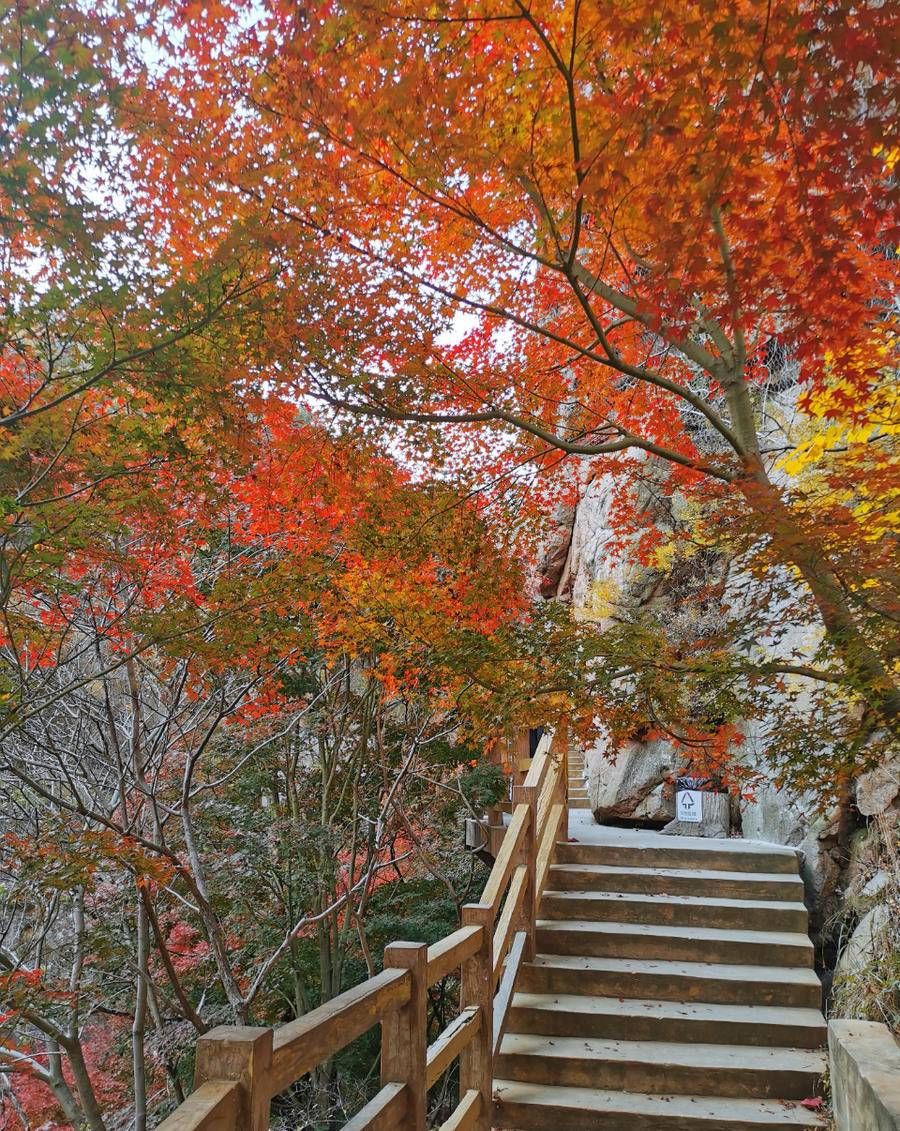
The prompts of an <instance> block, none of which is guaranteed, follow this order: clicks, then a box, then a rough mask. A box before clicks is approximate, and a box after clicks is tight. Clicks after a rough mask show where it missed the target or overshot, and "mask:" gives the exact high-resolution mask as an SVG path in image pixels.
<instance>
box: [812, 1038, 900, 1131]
mask: <svg viewBox="0 0 900 1131" xmlns="http://www.w3.org/2000/svg"><path fill="white" fill-rule="evenodd" d="M828 1055H829V1060H830V1063H831V1092H832V1097H833V1102H834V1119H835V1125H836V1127H837V1131H900V1045H898V1043H897V1041H896V1040H895V1038H894V1037H893V1036H892V1035H891V1033H890V1030H889V1029H888V1027H887V1026H886V1025H881V1024H880V1023H879V1022H877V1021H843V1020H834V1021H831V1022H830V1023H829V1025H828Z"/></svg>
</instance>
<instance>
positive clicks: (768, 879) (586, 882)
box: [547, 864, 803, 903]
mask: <svg viewBox="0 0 900 1131" xmlns="http://www.w3.org/2000/svg"><path fill="white" fill-rule="evenodd" d="M547 886H548V887H550V888H552V889H553V890H555V891H606V892H613V891H635V892H644V893H645V894H647V895H708V896H713V897H716V898H720V899H774V900H781V901H785V902H792V903H801V902H802V901H803V881H802V880H801V879H800V877H799V876H798V875H796V874H794V875H789V874H788V873H784V872H760V873H755V872H724V871H706V870H699V869H688V868H627V867H616V866H615V865H608V864H553V865H551V867H550V874H549V876H548V879H547Z"/></svg>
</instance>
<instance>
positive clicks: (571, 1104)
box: [493, 1080, 825, 1131]
mask: <svg viewBox="0 0 900 1131" xmlns="http://www.w3.org/2000/svg"><path fill="white" fill-rule="evenodd" d="M493 1125H494V1127H498V1128H510V1129H512V1128H515V1129H516V1131H547V1129H548V1128H553V1129H554V1131H599V1129H600V1128H603V1131H782V1129H784V1128H791V1127H793V1128H806V1129H810V1128H821V1127H824V1126H825V1124H824V1121H823V1120H822V1119H821V1117H819V1116H818V1115H816V1114H815V1113H813V1112H811V1111H807V1110H806V1109H805V1108H803V1107H801V1106H800V1105H799V1104H798V1103H794V1102H790V1101H779V1100H747V1099H736V1098H724V1097H717V1096H714V1097H711V1096H673V1095H649V1094H646V1093H637V1094H635V1093H628V1092H617V1091H606V1090H601V1089H595V1088H559V1087H547V1086H545V1085H536V1084H526V1083H521V1082H519V1081H515V1080H495V1081H494V1118H493Z"/></svg>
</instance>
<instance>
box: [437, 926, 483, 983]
mask: <svg viewBox="0 0 900 1131" xmlns="http://www.w3.org/2000/svg"><path fill="white" fill-rule="evenodd" d="M480 946H481V928H480V927H460V928H459V930H458V931H454V932H453V934H452V935H445V936H444V937H443V938H442V939H438V941H437V942H436V943H435V944H434V945H433V946H430V947H429V948H428V985H429V986H433V985H434V983H435V982H439V981H440V980H441V978H445V977H446V976H447V975H448V974H452V973H453V971H454V970H458V969H459V967H460V966H461V965H462V964H463V962H465V960H466V959H467V958H470V957H471V956H472V955H473V954H474V953H475V952H476V951H477V950H478V948H479V947H480Z"/></svg>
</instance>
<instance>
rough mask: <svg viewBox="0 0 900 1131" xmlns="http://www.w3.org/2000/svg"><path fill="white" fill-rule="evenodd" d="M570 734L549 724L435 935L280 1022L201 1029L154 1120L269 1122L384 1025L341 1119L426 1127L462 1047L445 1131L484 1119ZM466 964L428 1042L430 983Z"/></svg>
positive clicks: (563, 793) (221, 1130) (552, 836)
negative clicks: (486, 862)
mask: <svg viewBox="0 0 900 1131" xmlns="http://www.w3.org/2000/svg"><path fill="white" fill-rule="evenodd" d="M566 747H567V742H566V738H565V736H564V734H563V733H562V732H560V731H557V733H556V736H555V737H552V738H551V736H549V735H547V736H545V737H544V738H543V739H542V740H541V743H540V745H539V746H538V749H537V752H536V753H535V757H534V760H533V762H532V765H531V768H530V769H529V771H528V774H527V776H526V778H525V781H524V783H523V784H522V785H519V786H515V787H514V789H513V805H514V808H513V812H512V816H511V819H510V823H509V826H508V828H507V830H506V835H505V836H504V838H503V842H502V844H501V846H500V850H499V852H498V854H497V857H496V860H495V861H494V866H493V868H492V870H491V874H490V877H489V878H488V881H487V884H486V886H485V889H484V892H483V893H482V896H481V900H480V901H479V902H478V903H469V904H466V905H465V906H464V907H463V908H462V913H461V919H462V926H461V927H460V928H459V930H457V931H454V932H453V933H452V934H450V935H447V936H445V937H444V938H442V939H441V940H440V941H439V942H436V943H435V944H434V945H433V946H425V945H424V943H408V942H395V943H391V944H390V946H388V947H386V948H385V952H384V969H383V971H382V972H381V973H380V974H378V975H376V976H375V977H374V978H369V979H368V980H367V981H365V982H362V983H361V984H360V985H358V986H354V987H353V989H351V990H347V992H346V993H343V994H340V995H339V996H338V997H336V998H333V999H332V1000H331V1001H328V1002H326V1003H325V1004H324V1005H321V1006H319V1007H318V1009H314V1010H312V1011H311V1012H310V1013H307V1014H306V1015H305V1016H303V1017H301V1018H299V1020H297V1021H291V1022H289V1023H288V1024H286V1025H282V1026H280V1027H279V1028H277V1029H269V1028H254V1027H250V1026H234V1025H220V1026H219V1027H218V1028H216V1029H212V1030H211V1031H210V1032H209V1033H206V1034H205V1035H204V1036H202V1037H200V1039H199V1040H198V1042H197V1058H196V1066H195V1072H194V1091H193V1092H192V1093H191V1095H190V1096H189V1097H188V1099H187V1100H185V1102H184V1103H183V1104H182V1105H181V1106H180V1107H179V1108H178V1110H177V1111H176V1112H174V1113H173V1114H172V1115H170V1116H169V1118H168V1119H166V1120H165V1122H164V1123H162V1124H161V1126H160V1128H159V1131H264V1129H266V1128H268V1126H269V1106H270V1103H271V1101H272V1097H273V1096H276V1095H278V1093H279V1092H282V1091H284V1089H285V1088H288V1087H290V1085H291V1084H293V1083H295V1082H296V1081H297V1080H299V1079H300V1077H302V1076H304V1075H306V1073H308V1072H311V1071H312V1070H313V1069H314V1068H316V1067H317V1066H318V1065H319V1064H322V1063H323V1062H324V1061H327V1060H329V1059H330V1058H331V1057H332V1056H334V1055H335V1053H337V1052H339V1051H340V1050H341V1049H342V1048H344V1047H345V1046H346V1045H348V1044H350V1042H351V1041H354V1040H355V1039H356V1038H357V1037H359V1036H361V1035H362V1034H363V1033H365V1032H366V1031H367V1030H368V1029H371V1028H372V1026H373V1025H376V1024H378V1023H380V1024H381V1027H382V1041H381V1050H382V1051H381V1089H380V1091H379V1092H378V1093H377V1094H376V1095H375V1096H374V1097H373V1098H372V1099H371V1100H370V1101H369V1103H368V1104H366V1106H365V1107H364V1108H363V1109H362V1111H360V1112H358V1113H357V1114H356V1115H355V1116H354V1117H353V1118H352V1119H351V1120H350V1122H349V1123H347V1124H346V1125H345V1128H344V1131H396V1129H398V1128H404V1129H407V1131H424V1128H425V1110H426V1098H427V1093H428V1089H429V1088H430V1087H431V1086H432V1085H433V1084H434V1083H436V1082H437V1080H438V1079H439V1078H440V1077H441V1075H442V1074H443V1073H444V1072H445V1071H446V1070H447V1068H449V1067H450V1065H451V1064H452V1063H453V1061H454V1060H456V1059H457V1058H458V1059H459V1097H460V1098H459V1103H458V1105H457V1107H456V1109H455V1111H454V1112H453V1114H452V1115H451V1116H450V1118H449V1119H447V1120H446V1121H445V1122H444V1123H443V1124H442V1131H469V1129H474V1131H489V1129H490V1126H491V1091H492V1086H491V1085H492V1076H493V1062H494V1057H495V1055H496V1053H497V1050H498V1048H499V1046H500V1041H501V1039H502V1037H503V1032H504V1028H505V1025H506V1022H507V1018H508V1014H509V1007H510V1003H511V1001H512V996H513V986H514V984H515V981H516V975H517V973H518V970H519V965H520V964H521V962H522V961H523V960H525V961H528V960H530V959H531V958H532V957H533V956H534V935H535V913H536V910H537V905H538V900H539V898H540V893H541V892H542V891H543V888H544V884H545V882H546V878H547V871H548V869H549V867H550V861H551V858H552V855H553V847H554V845H555V844H556V841H557V838H558V837H559V836H560V832H561V831H562V835H566V816H567V812H568V808H567V805H568V797H567V789H568V772H567V765H566ZM456 970H459V971H460V1013H459V1016H458V1017H457V1018H456V1019H455V1020H454V1021H452V1022H451V1023H450V1025H448V1026H447V1028H446V1029H444V1031H443V1032H442V1033H441V1034H440V1036H439V1037H438V1038H437V1040H435V1041H434V1043H433V1044H431V1045H428V1044H427V995H428V988H429V986H432V985H433V984H434V983H435V982H438V981H440V980H441V978H444V977H446V976H447V975H448V974H451V973H453V972H454V971H456Z"/></svg>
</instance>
